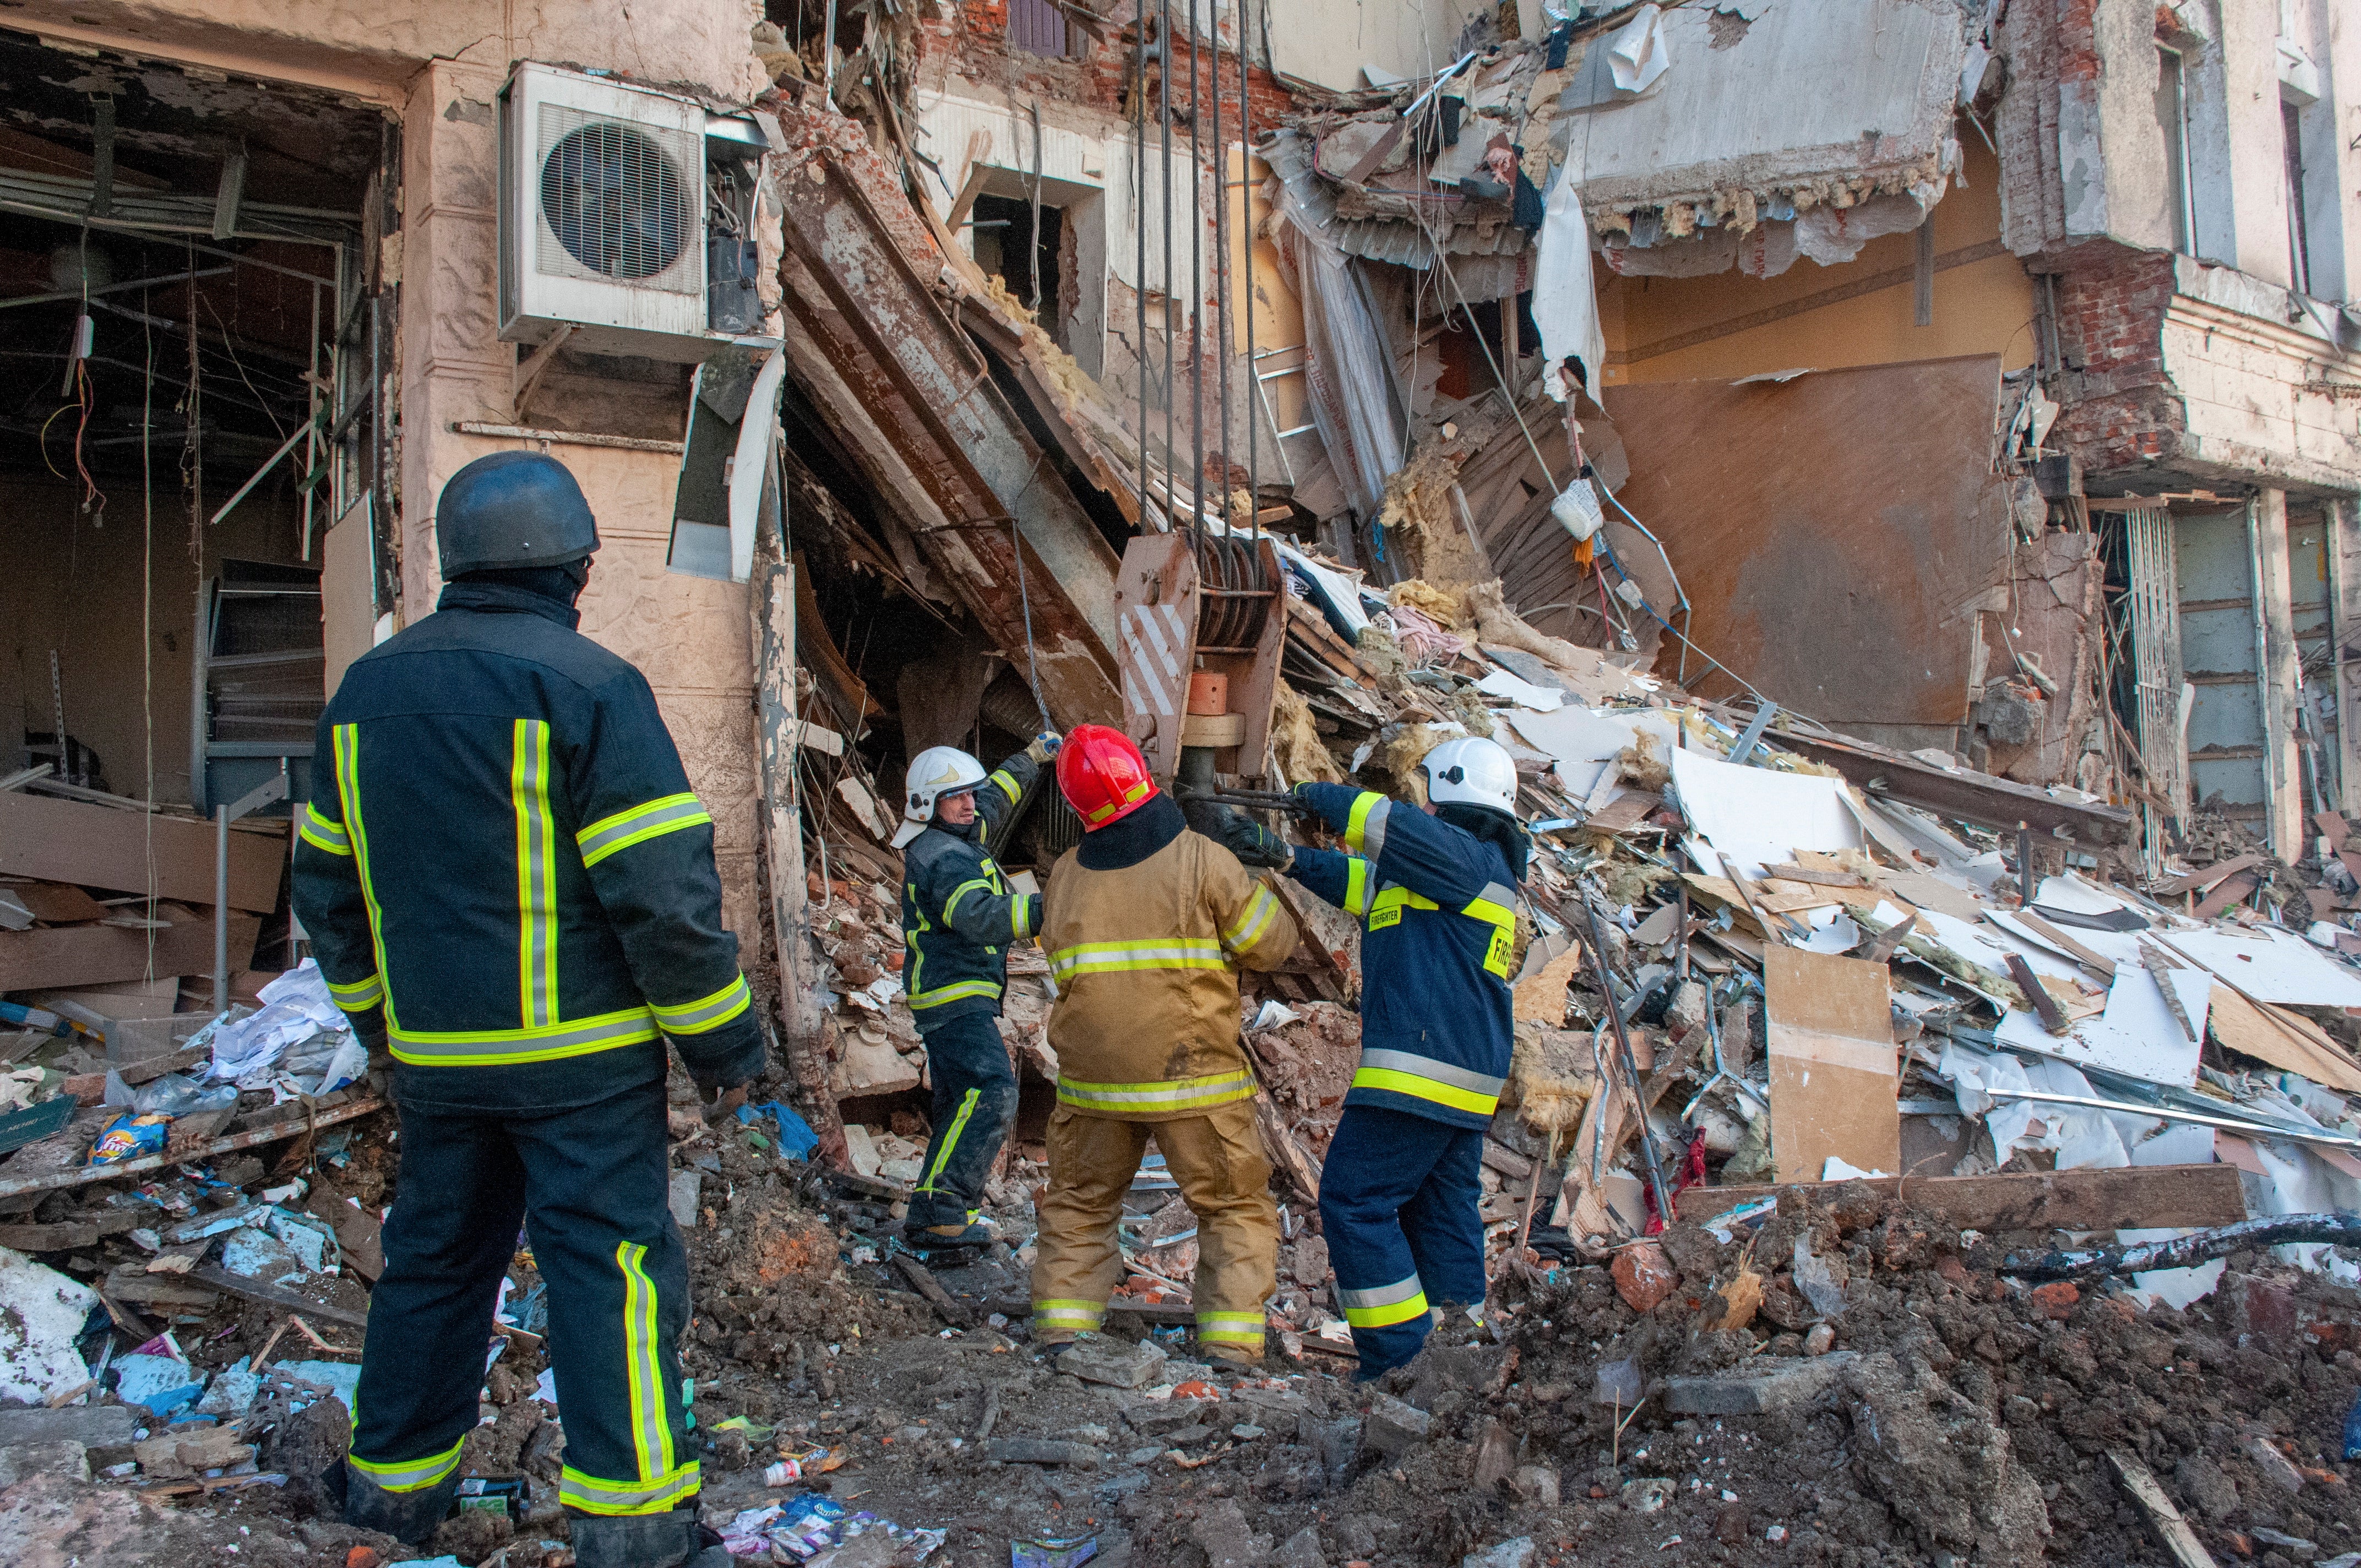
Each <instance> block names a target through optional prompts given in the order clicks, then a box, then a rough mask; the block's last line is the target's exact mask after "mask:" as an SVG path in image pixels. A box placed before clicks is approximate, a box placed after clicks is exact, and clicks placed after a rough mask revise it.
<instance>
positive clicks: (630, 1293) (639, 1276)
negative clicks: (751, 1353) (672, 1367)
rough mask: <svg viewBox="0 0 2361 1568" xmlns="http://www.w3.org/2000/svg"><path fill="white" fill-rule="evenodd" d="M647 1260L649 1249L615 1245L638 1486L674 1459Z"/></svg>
mask: <svg viewBox="0 0 2361 1568" xmlns="http://www.w3.org/2000/svg"><path fill="white" fill-rule="evenodd" d="M647 1257H648V1249H647V1248H646V1247H644V1246H642V1245H640V1244H639V1243H637V1242H618V1243H616V1244H615V1266H616V1267H617V1268H619V1269H620V1270H622V1273H623V1366H624V1378H625V1383H626V1386H627V1389H628V1394H629V1398H630V1400H631V1453H632V1455H633V1456H634V1457H635V1458H637V1459H638V1460H639V1462H640V1482H641V1484H642V1486H646V1485H649V1484H651V1483H653V1482H657V1481H661V1480H662V1479H663V1478H664V1476H665V1475H667V1474H669V1473H671V1471H672V1458H673V1454H672V1421H671V1420H670V1419H669V1418H668V1417H667V1415H666V1412H665V1409H664V1394H665V1388H664V1366H663V1364H662V1362H661V1360H660V1359H659V1357H658V1356H657V1354H656V1352H657V1349H658V1340H657V1334H656V1285H655V1281H654V1280H653V1279H650V1278H649V1277H648V1270H647Z"/></svg>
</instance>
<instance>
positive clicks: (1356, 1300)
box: [1336, 1274, 1427, 1329]
mask: <svg viewBox="0 0 2361 1568" xmlns="http://www.w3.org/2000/svg"><path fill="white" fill-rule="evenodd" d="M1336 1304H1337V1305H1338V1306H1339V1307H1342V1308H1343V1309H1344V1310H1345V1322H1347V1323H1349V1324H1351V1325H1352V1326H1353V1327H1355V1328H1356V1329H1383V1328H1391V1327H1392V1326H1393V1325H1394V1324H1396V1323H1406V1322H1408V1321H1411V1319H1412V1318H1422V1317H1424V1316H1425V1315H1426V1310H1427V1307H1426V1290H1425V1288H1423V1287H1422V1286H1421V1285H1420V1284H1419V1279H1418V1276H1417V1275H1415V1274H1413V1275H1411V1277H1409V1278H1407V1279H1398V1280H1396V1281H1394V1283H1392V1284H1391V1285H1380V1286H1378V1287H1377V1288H1375V1289H1370V1290H1345V1289H1343V1288H1339V1289H1338V1290H1337V1292H1336Z"/></svg>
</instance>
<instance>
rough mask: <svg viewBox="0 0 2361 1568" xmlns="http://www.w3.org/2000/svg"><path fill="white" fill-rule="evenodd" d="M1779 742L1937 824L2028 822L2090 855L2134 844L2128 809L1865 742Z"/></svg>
mask: <svg viewBox="0 0 2361 1568" xmlns="http://www.w3.org/2000/svg"><path fill="white" fill-rule="evenodd" d="M1773 740H1775V741H1776V742H1777V743H1778V744H1779V746H1780V747H1781V748H1783V749H1784V750H1786V751H1795V752H1798V753H1800V754H1802V755H1803V756H1806V757H1809V758H1810V759H1811V760H1812V761H1814V762H1826V763H1827V764H1828V766H1830V767H1832V768H1834V769H1836V771H1837V772H1838V773H1840V774H1842V775H1843V776H1844V777H1845V779H1846V780H1848V781H1849V782H1850V783H1851V784H1857V785H1859V786H1860V787H1861V789H1863V790H1866V791H1868V792H1869V793H1870V794H1871V795H1878V796H1881V797H1883V798H1884V799H1888V800H1895V801H1900V802H1901V803H1902V804H1903V805H1905V806H1920V807H1923V808H1924V809H1926V810H1927V811H1931V812H1933V813H1934V814H1935V815H1936V816H1938V817H1958V818H1960V820H1962V821H1966V822H1972V823H1975V824H1976V825H1977V826H1978V827H1982V828H2015V827H2016V826H2017V825H2018V824H2019V823H2023V824H2024V825H2025V826H2026V827H2027V828H2032V829H2033V830H2034V831H2035V832H2036V833H2054V832H2055V831H2056V830H2057V829H2058V828H2064V829H2065V830H2066V831H2067V833H2068V834H2069V835H2070V836H2071V837H2072V839H2073V840H2074V842H2075V843H2076V844H2078V845H2080V846H2081V847H2082V848H2084V849H2088V848H2091V847H2092V846H2093V845H2103V844H2128V843H2130V842H2131V840H2132V832H2133V819H2132V814H2131V813H2130V812H2128V811H2126V810H2125V809H2124V808H2123V807H2121V806H2103V805H2100V804H2098V803H2096V802H2091V803H2085V802H2082V801H2076V800H2059V799H2057V798H2056V797H2054V796H2052V795H2050V794H2049V793H2048V791H2046V790H2040V789H2036V788H2034V787H2033V786H2032V785H2031V784H2018V783H2016V782H2015V781H2014V780H2011V779H2004V778H1995V777H1993V775H1992V774H1990V773H1975V772H1972V771H1971V770H1969V769H1966V768H1961V769H1960V770H1958V771H1957V772H1947V771H1945V770H1944V769H1941V768H1938V767H1935V766H1933V765H1932V764H1930V763H1927V762H1920V761H1918V759H1917V758H1916V757H1910V756H1905V755H1904V754H1903V753H1902V752H1900V751H1888V750H1887V749H1886V748H1884V747H1883V746H1872V745H1871V744H1869V743H1868V742H1866V741H1862V740H1840V739H1838V738H1836V737H1834V736H1822V735H1805V734H1799V733H1796V732H1795V731H1792V730H1783V731H1780V732H1778V733H1777V734H1775V735H1773Z"/></svg>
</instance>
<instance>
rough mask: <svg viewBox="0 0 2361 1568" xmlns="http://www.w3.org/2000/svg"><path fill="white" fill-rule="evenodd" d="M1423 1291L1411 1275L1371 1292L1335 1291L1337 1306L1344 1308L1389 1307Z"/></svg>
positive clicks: (1341, 1289) (1416, 1278) (1416, 1279)
mask: <svg viewBox="0 0 2361 1568" xmlns="http://www.w3.org/2000/svg"><path fill="white" fill-rule="evenodd" d="M1422 1289H1423V1287H1422V1286H1421V1285H1420V1284H1419V1282H1418V1276H1417V1275H1415V1274H1413V1275H1411V1277H1409V1278H1407V1279H1397V1280H1395V1281H1394V1282H1393V1283H1392V1284H1391V1285H1380V1286H1378V1288H1375V1289H1373V1290H1346V1289H1345V1288H1341V1287H1339V1288H1338V1289H1337V1291H1336V1300H1337V1302H1338V1304H1339V1305H1342V1306H1346V1307H1390V1306H1392V1305H1393V1304H1394V1303H1395V1302H1397V1301H1407V1300H1409V1299H1411V1297H1413V1296H1416V1295H1418V1294H1420V1293H1421V1291H1422Z"/></svg>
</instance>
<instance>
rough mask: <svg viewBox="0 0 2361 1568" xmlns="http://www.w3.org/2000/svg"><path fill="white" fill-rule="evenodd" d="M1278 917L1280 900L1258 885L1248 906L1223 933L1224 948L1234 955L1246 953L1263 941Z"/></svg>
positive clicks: (1247, 901)
mask: <svg viewBox="0 0 2361 1568" xmlns="http://www.w3.org/2000/svg"><path fill="white" fill-rule="evenodd" d="M1278 916H1279V900H1278V899H1276V898H1273V897H1272V896H1271V895H1270V889H1268V888H1267V887H1263V886H1261V885H1259V884H1257V886H1256V888H1255V890H1254V896H1253V897H1252V898H1250V899H1248V900H1246V907H1245V908H1244V909H1242V910H1240V911H1238V917H1237V918H1236V919H1235V920H1234V921H1232V922H1231V923H1230V928H1229V929H1228V930H1226V931H1224V932H1223V933H1222V946H1224V947H1225V948H1229V949H1230V951H1232V952H1234V953H1242V952H1245V951H1246V949H1247V948H1251V947H1253V946H1254V945H1255V944H1256V943H1257V942H1259V941H1261V940H1262V934H1263V933H1264V932H1265V931H1268V930H1269V929H1270V923H1271V922H1272V921H1273V920H1275V919H1277V918H1278Z"/></svg>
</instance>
